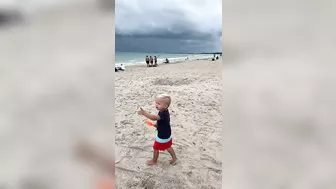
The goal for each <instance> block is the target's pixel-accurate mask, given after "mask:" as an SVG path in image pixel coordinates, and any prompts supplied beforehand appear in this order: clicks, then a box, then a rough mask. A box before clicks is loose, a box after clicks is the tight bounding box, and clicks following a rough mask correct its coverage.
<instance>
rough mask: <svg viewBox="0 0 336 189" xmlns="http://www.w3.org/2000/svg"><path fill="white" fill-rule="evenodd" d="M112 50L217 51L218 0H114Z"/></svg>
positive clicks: (219, 16) (219, 40)
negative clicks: (114, 34)
mask: <svg viewBox="0 0 336 189" xmlns="http://www.w3.org/2000/svg"><path fill="white" fill-rule="evenodd" d="M115 4H116V5H115V13H116V18H115V19H116V28H115V31H116V43H115V48H116V51H126V52H167V53H169V52H171V53H172V52H174V53H178V52H207V51H221V50H222V43H221V38H222V37H221V36H222V0H207V1H205V0H116V1H115Z"/></svg>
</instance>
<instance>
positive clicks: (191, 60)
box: [114, 57, 222, 68]
mask: <svg viewBox="0 0 336 189" xmlns="http://www.w3.org/2000/svg"><path fill="white" fill-rule="evenodd" d="M202 60H208V61H211V58H199V59H189V60H181V61H175V62H169V63H163V62H161V63H158V66H160V65H170V64H180V63H187V62H193V61H202ZM221 60H222V57H219V59H218V60H215V61H221ZM215 61H212V62H215ZM120 64H122V63H115V64H114V66H115V67H118V66H120ZM124 66H125V68H127V67H131V68H136V67H147V64H146V62H143V64H129V65H126V64H124Z"/></svg>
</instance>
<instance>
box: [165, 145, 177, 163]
mask: <svg viewBox="0 0 336 189" xmlns="http://www.w3.org/2000/svg"><path fill="white" fill-rule="evenodd" d="M167 151H168V152H169V154H170V155H171V157H172V159H171V160H170V164H174V163H175V162H176V160H177V158H176V154H175V151H174V150H173V148H172V147H170V148H168V149H167Z"/></svg>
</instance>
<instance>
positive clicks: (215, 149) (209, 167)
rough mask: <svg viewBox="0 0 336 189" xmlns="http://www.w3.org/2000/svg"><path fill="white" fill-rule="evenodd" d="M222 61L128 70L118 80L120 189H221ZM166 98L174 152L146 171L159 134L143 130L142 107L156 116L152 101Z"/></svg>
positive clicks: (163, 155)
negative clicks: (174, 156)
mask: <svg viewBox="0 0 336 189" xmlns="http://www.w3.org/2000/svg"><path fill="white" fill-rule="evenodd" d="M221 63H222V61H221V59H220V60H217V61H215V62H213V61H210V60H195V61H187V62H183V63H175V64H160V65H159V67H155V68H147V67H145V65H144V66H134V67H126V71H124V72H116V75H115V107H116V112H115V126H116V139H115V144H116V146H115V148H116V170H115V174H116V186H117V188H119V189H123V188H125V189H126V188H127V189H130V188H147V189H151V188H158V189H161V188H162V189H167V188H179V189H183V188H204V189H205V188H221V180H222V174H221V173H222V169H221V167H222V166H221V164H222V162H221V146H222V145H221V134H222V114H221V112H220V108H221V97H222V92H221V91H222V90H221V69H220V68H221ZM160 93H168V94H170V95H171V97H172V104H171V107H170V113H171V125H172V132H173V134H172V135H173V141H174V142H173V148H175V151H176V154H177V156H178V159H179V161H178V163H177V165H175V166H171V165H170V164H169V159H170V155H169V154H168V152H161V153H160V156H159V162H158V164H157V165H154V166H147V165H146V161H147V160H148V159H150V158H151V157H152V152H153V150H152V145H153V142H154V137H155V135H156V130H155V129H154V128H150V127H148V126H146V125H145V124H144V121H145V120H146V119H145V118H144V117H141V116H139V115H138V114H137V110H138V107H139V106H140V107H142V108H143V109H145V110H147V111H150V112H151V113H157V110H156V109H155V106H154V97H155V95H157V94H160Z"/></svg>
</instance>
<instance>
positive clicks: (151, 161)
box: [147, 159, 156, 165]
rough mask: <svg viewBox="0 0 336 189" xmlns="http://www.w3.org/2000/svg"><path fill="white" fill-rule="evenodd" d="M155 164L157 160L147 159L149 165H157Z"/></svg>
mask: <svg viewBox="0 0 336 189" xmlns="http://www.w3.org/2000/svg"><path fill="white" fill-rule="evenodd" d="M155 164H156V161H154V160H152V159H151V160H148V161H147V165H155Z"/></svg>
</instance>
